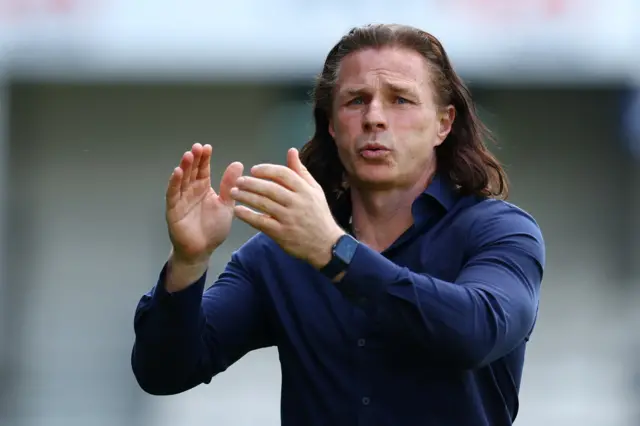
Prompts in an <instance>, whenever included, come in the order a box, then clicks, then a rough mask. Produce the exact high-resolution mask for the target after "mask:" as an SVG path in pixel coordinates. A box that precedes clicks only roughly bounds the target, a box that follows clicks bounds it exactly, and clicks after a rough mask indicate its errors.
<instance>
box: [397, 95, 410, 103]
mask: <svg viewBox="0 0 640 426" xmlns="http://www.w3.org/2000/svg"><path fill="white" fill-rule="evenodd" d="M396 102H397V103H399V104H408V103H411V102H410V101H409V100H408V99H407V98H403V97H402V96H398V97H397V98H396Z"/></svg>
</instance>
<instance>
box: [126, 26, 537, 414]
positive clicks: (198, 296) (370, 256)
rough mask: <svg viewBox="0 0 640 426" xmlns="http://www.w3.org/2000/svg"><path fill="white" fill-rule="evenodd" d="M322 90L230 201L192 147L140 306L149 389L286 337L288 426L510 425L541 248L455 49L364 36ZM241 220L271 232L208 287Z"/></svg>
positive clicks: (329, 62) (399, 37)
mask: <svg viewBox="0 0 640 426" xmlns="http://www.w3.org/2000/svg"><path fill="white" fill-rule="evenodd" d="M314 101H315V109H314V117H315V124H316V129H315V135H314V137H313V139H312V140H311V141H310V142H309V143H308V144H307V145H306V146H305V147H304V148H303V149H302V152H301V154H298V152H297V151H296V150H295V149H291V150H290V151H289V153H288V156H287V166H280V165H273V164H260V165H257V166H254V167H253V168H251V171H250V175H247V176H242V174H243V166H242V164H240V163H233V164H231V165H230V166H229V167H228V168H227V170H226V172H225V173H224V176H223V178H222V182H221V184H220V191H219V193H216V192H214V190H213V189H212V188H211V182H210V171H209V167H210V156H211V147H210V146H208V145H205V146H201V145H198V144H196V145H194V146H193V148H192V149H191V151H189V152H186V153H185V154H184V156H183V157H182V160H181V162H180V165H179V167H177V168H176V169H175V170H174V171H173V174H172V176H171V178H170V180H169V184H168V189H167V194H166V202H167V205H166V207H167V211H166V218H167V223H168V228H169V235H170V239H171V243H172V246H173V250H172V253H171V256H170V258H169V260H168V262H167V263H166V265H165V266H164V268H163V269H162V272H161V273H160V277H159V280H158V282H157V284H156V286H155V287H154V288H153V289H152V290H151V291H150V293H149V294H147V295H145V296H144V297H143V298H142V300H141V301H140V304H139V306H138V309H137V311H136V316H135V332H136V341H135V345H134V348H133V353H132V364H133V371H134V373H135V376H136V378H137V380H138V383H139V384H140V386H141V387H142V388H143V389H144V390H145V391H147V392H148V393H151V394H156V395H168V394H176V393H179V392H183V391H186V390H188V389H191V388H193V387H195V386H197V385H199V384H201V383H209V382H210V380H211V379H212V377H213V376H215V375H216V374H218V373H220V372H222V371H224V370H225V369H226V368H228V367H229V366H230V365H231V364H233V363H234V362H235V361H237V360H238V359H240V358H241V357H242V356H243V355H245V354H246V353H247V352H249V351H251V350H254V349H257V348H263V347H267V346H277V347H278V350H279V352H280V360H281V366H282V388H283V389H282V408H281V413H282V424H283V425H308V426H311V425H356V424H362V425H376V426H377V425H380V426H382V425H403V426H409V425H456V426H462V425H474V426H476V425H491V426H501V425H510V424H512V422H513V420H514V419H515V417H516V414H517V411H518V391H519V386H520V379H521V375H522V367H523V362H524V353H525V345H526V342H527V340H528V338H529V335H530V334H531V332H532V329H533V326H534V323H535V319H536V314H537V308H538V300H539V292H540V283H541V279H542V274H543V266H544V257H545V250H544V243H543V239H542V235H541V232H540V230H539V228H538V226H537V225H536V223H535V221H534V220H533V219H532V218H531V216H529V215H528V214H527V213H525V212H524V211H522V210H520V209H518V208H517V207H515V206H513V205H511V204H508V203H506V202H505V201H502V200H500V199H499V198H504V196H506V192H507V181H506V177H505V174H504V172H503V170H502V168H501V166H500V165H499V163H498V162H497V160H496V159H495V158H494V157H493V156H492V155H491V154H490V153H489V152H488V150H487V149H486V148H485V145H484V142H483V140H484V139H486V138H487V137H488V133H487V131H486V129H485V128H484V127H483V125H482V123H481V122H480V120H479V119H478V117H477V116H476V113H475V111H474V107H473V104H472V102H471V99H470V95H469V93H468V91H467V89H466V88H465V86H464V84H463V83H462V82H461V80H460V79H459V78H458V76H457V75H456V74H455V72H454V71H453V68H452V66H451V64H450V62H449V59H448V57H447V55H446V53H445V51H444V49H443V47H442V46H441V44H440V43H439V42H438V41H437V40H436V39H435V38H434V37H433V36H431V35H429V34H427V33H425V32H423V31H420V30H418V29H415V28H412V27H406V26H398V25H373V26H366V27H362V28H355V29H353V30H352V31H351V32H349V33H348V34H347V35H345V36H344V37H343V38H342V39H341V40H340V42H339V43H338V44H337V45H336V46H335V47H334V48H333V49H332V50H331V52H330V53H329V55H328V57H327V59H326V62H325V65H324V68H323V70H322V73H321V75H320V77H319V79H318V80H317V83H316V87H315V92H314ZM236 203H238V204H236ZM241 204H242V205H241ZM234 217H236V218H238V219H240V220H242V221H244V222H246V223H248V224H250V225H251V226H253V227H254V228H255V229H257V230H258V231H260V232H259V233H258V234H257V235H256V236H254V237H253V238H252V239H250V240H249V241H248V242H247V243H245V244H244V245H243V246H242V247H241V248H240V249H239V250H238V251H236V252H234V253H233V255H232V257H231V260H230V261H229V263H228V264H227V266H226V268H225V270H224V271H223V272H222V273H221V275H220V276H219V278H218V279H217V281H216V282H215V283H214V285H213V286H211V287H210V288H208V289H207V290H206V291H204V295H203V289H204V285H205V276H206V271H207V265H208V262H209V259H210V256H211V255H212V253H214V252H215V250H216V248H217V247H218V246H220V244H222V242H223V241H224V240H225V238H226V237H227V235H228V234H229V231H230V228H231V222H232V219H233V218H234ZM256 380H258V378H256Z"/></svg>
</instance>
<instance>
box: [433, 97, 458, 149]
mask: <svg viewBox="0 0 640 426" xmlns="http://www.w3.org/2000/svg"><path fill="white" fill-rule="evenodd" d="M437 118H438V123H437V125H438V129H437V131H438V133H437V134H436V136H437V139H436V146H438V145H440V144H441V143H442V142H444V140H445V139H446V138H447V136H449V133H451V128H452V127H453V122H454V120H455V119H456V109H455V108H454V107H453V105H447V106H446V107H445V108H443V109H442V110H441V111H439V112H438V117H437Z"/></svg>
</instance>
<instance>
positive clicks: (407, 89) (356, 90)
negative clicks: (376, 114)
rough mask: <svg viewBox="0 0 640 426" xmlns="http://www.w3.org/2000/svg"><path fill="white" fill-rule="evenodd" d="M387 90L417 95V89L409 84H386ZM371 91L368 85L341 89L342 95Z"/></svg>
mask: <svg viewBox="0 0 640 426" xmlns="http://www.w3.org/2000/svg"><path fill="white" fill-rule="evenodd" d="M384 88H385V91H388V92H391V93H395V94H397V95H406V96H417V95H416V92H415V90H413V89H411V88H410V87H407V86H401V85H398V84H393V83H385V84H384ZM368 92H369V90H368V89H367V88H366V87H350V88H346V89H344V90H340V92H339V94H340V96H349V97H351V96H362V95H365V94H367V93H368Z"/></svg>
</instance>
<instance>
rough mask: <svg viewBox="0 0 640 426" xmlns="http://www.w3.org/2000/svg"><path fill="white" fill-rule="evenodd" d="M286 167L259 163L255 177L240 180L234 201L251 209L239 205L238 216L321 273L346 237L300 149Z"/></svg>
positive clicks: (291, 154)
mask: <svg viewBox="0 0 640 426" xmlns="http://www.w3.org/2000/svg"><path fill="white" fill-rule="evenodd" d="M287 165H288V167H285V166H280V165H275V164H260V165H257V166H254V167H253V168H252V169H251V174H252V175H253V176H252V177H251V176H243V177H240V178H239V179H238V180H237V181H236V187H235V188H233V189H232V190H231V196H232V197H233V199H234V200H236V201H237V202H240V203H243V204H246V206H248V207H245V206H236V207H235V209H234V212H235V215H236V217H237V218H238V219H240V220H242V221H243V222H246V223H248V224H249V225H251V226H252V227H254V228H255V229H257V230H259V231H262V232H264V233H265V234H266V235H268V236H269V237H271V238H272V239H273V240H275V241H276V242H277V243H278V244H279V245H280V247H282V249H283V250H285V251H286V252H287V253H289V254H290V255H292V256H294V257H297V258H299V259H302V260H305V261H307V262H309V263H310V264H311V265H313V266H314V267H315V268H316V269H320V268H322V267H323V266H325V265H326V264H327V263H329V261H330V260H331V247H332V246H333V245H334V244H335V243H336V242H337V241H338V239H339V238H340V236H342V235H344V234H345V232H344V231H343V230H342V229H341V228H340V226H338V224H337V223H336V221H335V219H334V218H333V215H332V214H331V210H330V209H329V205H328V204H327V200H326V198H325V196H324V191H323V190H322V187H320V185H319V184H318V182H316V181H315V179H314V178H313V177H312V176H311V174H310V173H309V172H308V171H307V169H306V167H304V166H303V165H302V162H301V161H300V157H299V154H298V151H297V150H296V149H293V148H292V149H290V150H289V152H288V153H287ZM249 207H250V208H249ZM252 209H255V210H257V211H254V210H252Z"/></svg>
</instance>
